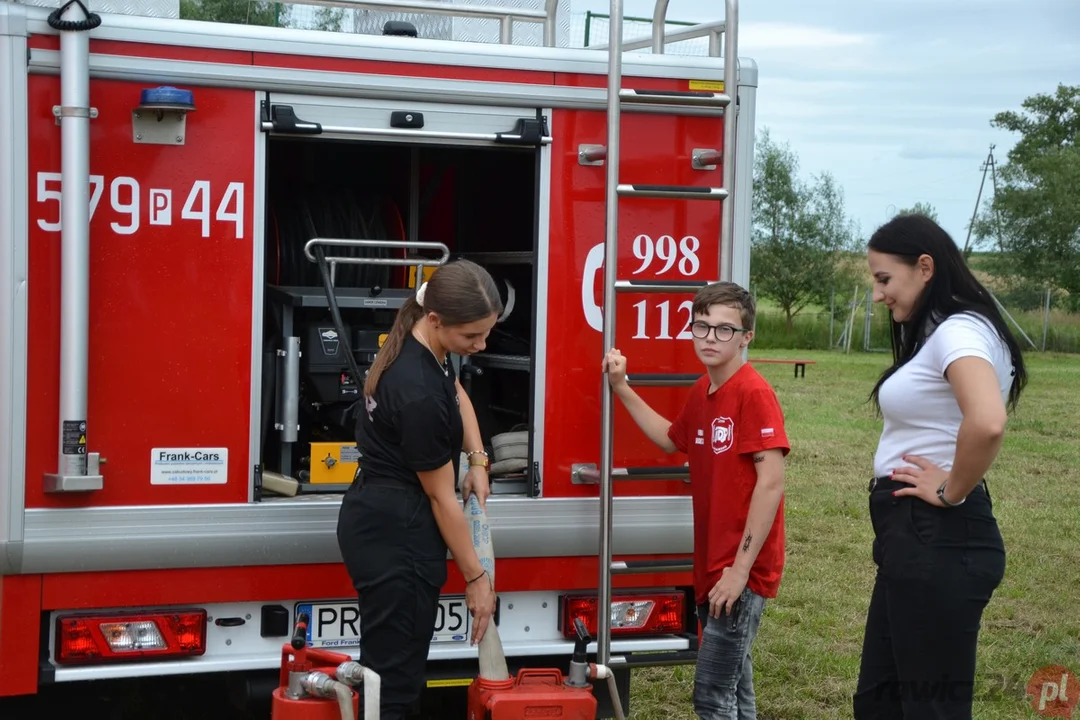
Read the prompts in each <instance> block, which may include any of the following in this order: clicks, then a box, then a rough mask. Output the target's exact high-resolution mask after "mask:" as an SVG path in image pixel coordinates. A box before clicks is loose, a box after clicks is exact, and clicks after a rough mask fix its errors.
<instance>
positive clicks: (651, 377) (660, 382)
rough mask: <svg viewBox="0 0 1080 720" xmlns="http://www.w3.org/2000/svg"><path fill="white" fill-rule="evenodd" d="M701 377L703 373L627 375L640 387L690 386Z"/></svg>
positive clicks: (629, 381)
mask: <svg viewBox="0 0 1080 720" xmlns="http://www.w3.org/2000/svg"><path fill="white" fill-rule="evenodd" d="M700 378H701V373H698V374H693V373H638V374H630V375H627V376H626V381H627V382H628V383H630V384H631V385H637V386H638V387H688V386H690V385H693V384H694V383H696V382H697V381H698V380H699V379H700Z"/></svg>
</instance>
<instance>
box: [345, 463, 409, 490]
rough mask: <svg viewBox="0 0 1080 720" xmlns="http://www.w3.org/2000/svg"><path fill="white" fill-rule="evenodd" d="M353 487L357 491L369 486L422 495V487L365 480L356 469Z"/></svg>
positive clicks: (375, 479)
mask: <svg viewBox="0 0 1080 720" xmlns="http://www.w3.org/2000/svg"><path fill="white" fill-rule="evenodd" d="M353 485H355V486H356V489H357V490H359V489H360V488H362V487H364V486H365V485H366V486H369V487H385V488H391V489H393V490H405V491H408V492H412V493H418V494H423V493H424V487H423V485H406V484H405V483H403V482H398V481H396V480H382V479H380V478H365V477H364V473H363V472H362V471H361V470H360V468H356V472H355V473H353Z"/></svg>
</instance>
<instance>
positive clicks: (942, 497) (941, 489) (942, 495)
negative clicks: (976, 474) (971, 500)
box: [937, 480, 967, 507]
mask: <svg viewBox="0 0 1080 720" xmlns="http://www.w3.org/2000/svg"><path fill="white" fill-rule="evenodd" d="M948 484H949V481H948V480H946V481H945V482H943V483H941V487H939V488H938V489H937V496H938V498H939V499H940V500H941V502H942V503H944V504H945V507H960V506H961V505H963V504H964V501H965V500H967V498H966V497H963V498H960V502H955V503H953V502H949V501H948V500H946V499H945V486H946V485H948Z"/></svg>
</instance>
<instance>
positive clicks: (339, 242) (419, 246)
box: [304, 238, 450, 267]
mask: <svg viewBox="0 0 1080 720" xmlns="http://www.w3.org/2000/svg"><path fill="white" fill-rule="evenodd" d="M316 245H325V246H328V247H364V248H379V249H382V250H397V249H402V250H408V249H414V250H438V251H440V252H441V253H442V257H440V258H439V259H438V260H434V259H432V258H373V257H349V256H343V255H331V256H327V257H326V258H324V259H325V260H326V261H327V262H329V263H344V264H347V265H349V264H351V265H393V266H397V267H417V266H423V267H438V266H439V265H442V264H444V263H445V262H446V261H447V260H448V259H449V258H450V248H448V247H446V245H444V244H443V243H439V242H420V241H413V240H344V239H337V238H312V239H311V240H308V241H307V242H306V243H305V244H304V256H305V257H307V259H308V260H310V261H311V262H318V261H319V260H318V258H316V257H315V256H314V255H312V254H311V248H313V247H315V246H316Z"/></svg>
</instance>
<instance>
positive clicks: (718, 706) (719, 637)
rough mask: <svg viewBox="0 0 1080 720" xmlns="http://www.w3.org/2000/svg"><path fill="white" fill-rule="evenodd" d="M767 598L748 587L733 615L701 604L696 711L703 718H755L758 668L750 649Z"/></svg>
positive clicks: (695, 674)
mask: <svg viewBox="0 0 1080 720" xmlns="http://www.w3.org/2000/svg"><path fill="white" fill-rule="evenodd" d="M764 610H765V598H763V597H762V596H760V595H758V594H757V593H755V592H753V591H752V590H750V588H746V589H745V590H743V592H742V595H740V596H739V599H738V600H737V601H736V604H735V607H734V609H733V612H732V613H731V614H727V615H721V616H720V617H718V618H714V617H710V616H709V606H708V604H705V605H699V606H698V620H699V621H700V622H701V625H702V632H701V647H699V648H698V658H697V667H696V669H695V672H694V712H695V713H697V716H698V717H699V718H701V719H702V720H755V719H756V718H757V702H756V700H755V696H754V668H753V664H752V662H751V660H750V649H751V647H752V646H753V644H754V638H756V637H757V631H758V626H759V625H760V624H761V613H762V612H763V611H764Z"/></svg>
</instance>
